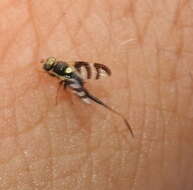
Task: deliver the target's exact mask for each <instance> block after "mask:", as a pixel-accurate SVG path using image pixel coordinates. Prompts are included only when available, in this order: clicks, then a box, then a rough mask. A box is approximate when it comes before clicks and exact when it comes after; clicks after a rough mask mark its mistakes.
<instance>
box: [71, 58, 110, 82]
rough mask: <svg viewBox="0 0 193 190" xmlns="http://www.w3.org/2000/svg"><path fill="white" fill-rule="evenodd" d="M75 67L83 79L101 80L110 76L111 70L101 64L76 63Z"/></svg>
mask: <svg viewBox="0 0 193 190" xmlns="http://www.w3.org/2000/svg"><path fill="white" fill-rule="evenodd" d="M74 67H75V69H76V70H77V72H78V73H79V74H80V75H81V76H82V77H83V79H91V78H93V79H96V80H98V79H100V78H102V77H104V76H110V75H111V70H110V69H109V68H108V67H107V66H105V65H103V64H100V63H94V64H91V63H88V62H84V61H76V62H75V63H74Z"/></svg>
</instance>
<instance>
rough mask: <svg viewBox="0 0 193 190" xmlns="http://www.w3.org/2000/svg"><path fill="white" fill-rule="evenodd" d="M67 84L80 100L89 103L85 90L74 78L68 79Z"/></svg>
mask: <svg viewBox="0 0 193 190" xmlns="http://www.w3.org/2000/svg"><path fill="white" fill-rule="evenodd" d="M67 85H68V87H69V88H70V89H71V90H72V92H73V93H74V94H76V95H77V96H78V97H79V98H80V99H81V100H82V101H84V102H85V103H87V104H89V103H90V99H89V97H88V96H87V93H86V92H85V90H84V88H83V87H82V86H81V84H80V83H79V82H78V81H76V80H72V81H68V83H67Z"/></svg>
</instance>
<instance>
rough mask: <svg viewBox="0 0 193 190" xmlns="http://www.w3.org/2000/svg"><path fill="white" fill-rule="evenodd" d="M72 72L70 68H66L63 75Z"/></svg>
mask: <svg viewBox="0 0 193 190" xmlns="http://www.w3.org/2000/svg"><path fill="white" fill-rule="evenodd" d="M73 71H74V69H73V68H72V67H67V68H66V70H65V73H67V74H68V73H72V72H73Z"/></svg>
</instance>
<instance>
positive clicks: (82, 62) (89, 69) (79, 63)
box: [74, 61, 91, 79]
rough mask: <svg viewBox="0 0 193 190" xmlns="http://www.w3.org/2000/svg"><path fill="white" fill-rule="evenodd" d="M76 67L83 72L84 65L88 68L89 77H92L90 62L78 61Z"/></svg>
mask: <svg viewBox="0 0 193 190" xmlns="http://www.w3.org/2000/svg"><path fill="white" fill-rule="evenodd" d="M74 67H75V68H76V70H77V71H78V72H79V73H80V74H81V67H84V68H85V69H86V72H87V79H90V78H91V67H90V65H89V63H87V62H84V61H76V62H75V63H74Z"/></svg>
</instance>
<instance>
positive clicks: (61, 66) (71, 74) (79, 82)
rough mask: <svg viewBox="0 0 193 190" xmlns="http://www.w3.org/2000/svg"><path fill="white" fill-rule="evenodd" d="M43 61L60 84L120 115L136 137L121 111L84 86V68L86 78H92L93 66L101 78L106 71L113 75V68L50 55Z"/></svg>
mask: <svg viewBox="0 0 193 190" xmlns="http://www.w3.org/2000/svg"><path fill="white" fill-rule="evenodd" d="M42 63H43V69H44V70H45V71H46V72H48V74H50V75H52V76H54V77H57V78H59V79H60V84H63V85H64V87H65V88H66V87H68V88H69V89H70V90H71V91H72V92H73V93H75V94H76V95H77V96H78V97H79V98H80V99H81V100H82V101H84V102H85V103H90V102H91V101H94V102H95V103H97V104H100V105H102V106H103V107H105V108H106V109H108V110H110V111H111V112H113V113H115V114H116V115H118V116H120V117H121V118H122V119H123V121H124V122H125V124H126V126H127V128H128V129H129V131H130V133H131V135H132V137H134V133H133V130H132V128H131V126H130V124H129V122H128V121H127V120H126V118H125V117H124V116H123V115H122V114H121V113H119V112H117V111H116V110H114V109H112V108H111V107H109V106H108V105H107V104H105V103H104V102H102V101H101V100H100V99H98V98H97V97H95V96H93V95H92V94H90V92H89V91H88V90H87V89H86V88H85V87H84V83H85V81H84V79H83V76H82V70H81V69H82V68H84V69H85V70H86V74H87V76H86V78H87V79H90V78H91V76H92V68H93V67H94V69H95V71H96V76H95V79H99V78H100V77H101V76H102V75H103V74H104V73H105V74H107V75H109V76H110V75H111V70H110V69H109V68H108V67H107V66H105V65H103V64H99V63H94V64H91V63H88V62H84V61H75V62H65V61H58V60H57V59H56V58H55V57H49V58H47V59H46V60H45V61H44V60H43V61H42Z"/></svg>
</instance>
